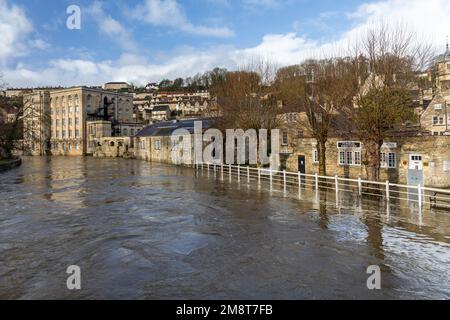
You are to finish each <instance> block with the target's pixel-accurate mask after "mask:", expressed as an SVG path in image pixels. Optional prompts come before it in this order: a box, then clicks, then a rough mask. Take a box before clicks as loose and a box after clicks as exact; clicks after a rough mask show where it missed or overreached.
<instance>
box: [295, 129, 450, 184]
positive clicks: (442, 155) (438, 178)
mask: <svg viewBox="0 0 450 320" xmlns="http://www.w3.org/2000/svg"><path fill="white" fill-rule="evenodd" d="M341 140H343V139H336V138H333V139H330V140H329V141H328V143H327V152H326V158H327V175H329V176H334V175H338V176H340V177H346V178H362V179H366V178H367V175H366V170H365V167H364V165H363V164H361V165H353V166H342V165H339V149H338V147H337V143H338V141H341ZM386 142H393V143H396V144H397V147H396V148H393V149H389V151H391V152H395V153H396V156H397V159H396V160H397V161H396V162H397V163H396V168H381V171H380V180H382V181H385V180H389V181H391V182H392V183H400V184H407V183H408V168H409V162H410V155H413V154H417V155H421V156H422V159H423V174H424V182H425V185H426V186H432V187H439V188H441V187H444V188H445V187H450V171H448V170H449V169H448V166H449V165H450V137H449V136H427V137H399V138H391V139H387V140H386ZM291 145H292V147H291V149H292V154H290V155H288V156H286V169H287V170H288V171H294V172H297V171H298V170H299V167H298V157H299V156H301V155H304V156H305V160H306V173H308V174H315V173H317V172H318V171H319V165H318V163H315V162H314V150H315V149H316V147H315V146H316V140H315V139H313V138H303V139H295V141H294V142H293V143H292V144H291ZM361 151H362V153H363V152H364V145H363V144H362V149H361ZM382 151H383V150H382ZM446 163H447V164H446Z"/></svg>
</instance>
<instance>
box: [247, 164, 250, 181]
mask: <svg viewBox="0 0 450 320" xmlns="http://www.w3.org/2000/svg"><path fill="white" fill-rule="evenodd" d="M247 183H250V167H249V166H247Z"/></svg>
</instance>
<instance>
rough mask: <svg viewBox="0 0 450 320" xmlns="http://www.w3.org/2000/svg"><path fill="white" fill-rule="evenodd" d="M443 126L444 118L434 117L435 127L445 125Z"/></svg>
mask: <svg viewBox="0 0 450 320" xmlns="http://www.w3.org/2000/svg"><path fill="white" fill-rule="evenodd" d="M443 124H444V117H438V116H433V125H434V126H437V125H443Z"/></svg>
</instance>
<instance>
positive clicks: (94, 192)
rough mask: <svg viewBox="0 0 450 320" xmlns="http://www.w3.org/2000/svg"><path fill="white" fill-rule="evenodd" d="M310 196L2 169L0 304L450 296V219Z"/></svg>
mask: <svg viewBox="0 0 450 320" xmlns="http://www.w3.org/2000/svg"><path fill="white" fill-rule="evenodd" d="M301 197H302V200H301V201H300V200H298V199H295V197H291V198H290V197H287V198H285V197H283V192H278V191H276V190H275V191H274V192H273V193H272V195H270V192H267V191H264V188H262V190H258V188H257V187H256V188H255V187H253V186H248V185H247V184H246V181H241V184H240V185H239V184H238V183H237V182H235V181H233V182H232V183H231V184H230V183H229V181H228V179H227V178H226V179H224V181H220V179H219V178H217V179H213V173H210V178H209V179H208V177H207V172H204V175H202V174H201V173H196V172H194V171H193V170H192V169H189V168H178V167H173V166H166V165H160V164H149V163H147V162H140V161H134V160H123V159H93V158H63V157H61V158H58V157H55V158H28V159H25V161H24V165H23V166H22V167H21V168H18V169H15V170H13V171H9V172H6V173H4V174H1V175H0V239H1V241H0V257H1V258H0V298H8V299H16V298H22V299H30V298H44V299H53V298H63V299H69V298H74V299H77V298H83V299H87V298H111V299H119V298H124V299H170V298H172V299H177V298H178V299H228V298H242V299H270V298H285V299H301V298H307V299H318V298H350V299H359V298H369V299H379V298H388V299H394V298H399V299H404V298H450V282H449V279H450V268H448V266H449V265H450V228H449V227H450V214H448V213H444V212H427V211H425V212H424V213H423V214H418V213H416V212H410V211H409V210H403V209H398V206H396V205H395V203H394V204H391V206H390V210H389V211H388V212H387V211H386V210H385V209H384V208H385V205H384V204H382V203H380V204H378V203H376V202H374V201H367V202H363V203H360V202H358V201H356V200H355V199H353V198H352V197H348V198H346V197H343V198H342V199H341V200H340V201H341V204H342V207H340V208H336V206H335V205H333V204H330V203H333V202H334V195H333V193H331V194H320V195H319V197H320V199H321V201H320V202H319V203H317V202H316V201H315V198H316V195H315V194H314V193H311V194H310V193H309V192H308V190H303V191H302V192H301ZM327 200H329V201H327ZM73 264H75V265H79V266H80V267H81V270H82V288H83V289H82V290H81V291H77V292H71V291H68V290H67V289H66V287H65V283H66V276H67V275H66V274H65V271H66V268H67V266H69V265H73ZM369 265H379V266H380V267H381V268H382V288H383V289H382V290H380V291H369V290H368V289H367V288H366V280H367V277H368V275H367V274H366V269H367V267H368V266H369Z"/></svg>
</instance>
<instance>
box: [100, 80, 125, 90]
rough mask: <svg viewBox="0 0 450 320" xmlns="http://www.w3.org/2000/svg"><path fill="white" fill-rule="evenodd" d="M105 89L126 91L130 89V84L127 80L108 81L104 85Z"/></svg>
mask: <svg viewBox="0 0 450 320" xmlns="http://www.w3.org/2000/svg"><path fill="white" fill-rule="evenodd" d="M103 89H104V90H111V91H126V90H128V89H130V85H129V84H128V83H126V82H107V83H105V84H104V85H103Z"/></svg>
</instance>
